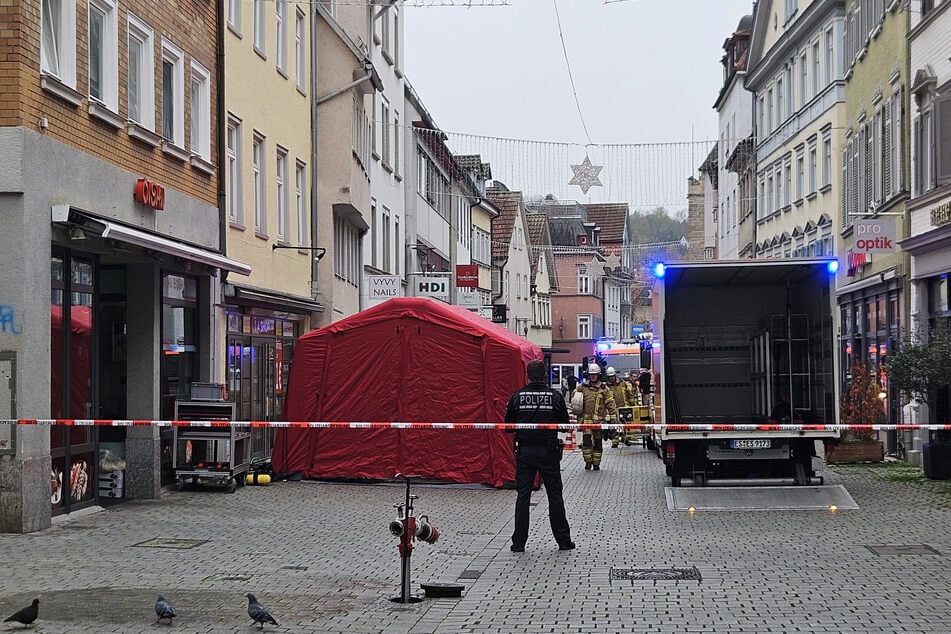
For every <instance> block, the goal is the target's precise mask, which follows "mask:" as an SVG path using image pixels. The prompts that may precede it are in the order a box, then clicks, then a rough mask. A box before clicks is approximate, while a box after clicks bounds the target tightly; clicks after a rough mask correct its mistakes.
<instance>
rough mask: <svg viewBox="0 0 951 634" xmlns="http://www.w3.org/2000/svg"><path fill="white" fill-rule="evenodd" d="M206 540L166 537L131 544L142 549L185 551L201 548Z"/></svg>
mask: <svg viewBox="0 0 951 634" xmlns="http://www.w3.org/2000/svg"><path fill="white" fill-rule="evenodd" d="M206 541H208V540H207V539H176V538H168V537H156V538H155V539H149V540H147V541H144V542H140V543H138V544H133V545H134V546H139V547H142V548H174V549H177V550H187V549H189V548H194V547H195V546H201V545H202V544H204V543H205V542H206Z"/></svg>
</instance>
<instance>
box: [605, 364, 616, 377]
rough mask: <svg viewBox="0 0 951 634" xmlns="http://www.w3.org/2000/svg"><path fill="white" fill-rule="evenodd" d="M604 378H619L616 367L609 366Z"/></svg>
mask: <svg viewBox="0 0 951 634" xmlns="http://www.w3.org/2000/svg"><path fill="white" fill-rule="evenodd" d="M604 376H617V370H615V369H614V367H612V366H610V365H609V366H608V369H607V370H605V372H604Z"/></svg>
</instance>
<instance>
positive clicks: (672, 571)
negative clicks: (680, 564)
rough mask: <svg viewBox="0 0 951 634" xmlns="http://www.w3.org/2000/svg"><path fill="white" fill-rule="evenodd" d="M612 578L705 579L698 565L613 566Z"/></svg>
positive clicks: (650, 579)
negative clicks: (665, 566) (670, 566)
mask: <svg viewBox="0 0 951 634" xmlns="http://www.w3.org/2000/svg"><path fill="white" fill-rule="evenodd" d="M611 580H612V581H614V580H626V581H681V580H683V581H703V578H702V577H701V576H700V571H699V570H697V567H696V566H691V567H690V568H611Z"/></svg>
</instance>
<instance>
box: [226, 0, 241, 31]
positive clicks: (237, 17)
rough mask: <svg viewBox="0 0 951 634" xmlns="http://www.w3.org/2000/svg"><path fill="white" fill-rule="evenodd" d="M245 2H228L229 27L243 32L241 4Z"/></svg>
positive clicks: (229, 0) (230, 0)
mask: <svg viewBox="0 0 951 634" xmlns="http://www.w3.org/2000/svg"><path fill="white" fill-rule="evenodd" d="M243 1H244V0H228V26H230V27H231V28H232V29H234V30H235V31H237V32H238V33H240V32H241V3H242V2H243Z"/></svg>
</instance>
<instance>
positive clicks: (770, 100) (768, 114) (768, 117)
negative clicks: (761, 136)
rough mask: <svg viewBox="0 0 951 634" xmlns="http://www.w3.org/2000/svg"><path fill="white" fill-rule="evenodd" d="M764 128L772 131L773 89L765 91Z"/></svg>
mask: <svg viewBox="0 0 951 634" xmlns="http://www.w3.org/2000/svg"><path fill="white" fill-rule="evenodd" d="M766 130H767V131H769V132H772V131H773V89H772V88H770V89H769V90H767V91H766Z"/></svg>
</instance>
